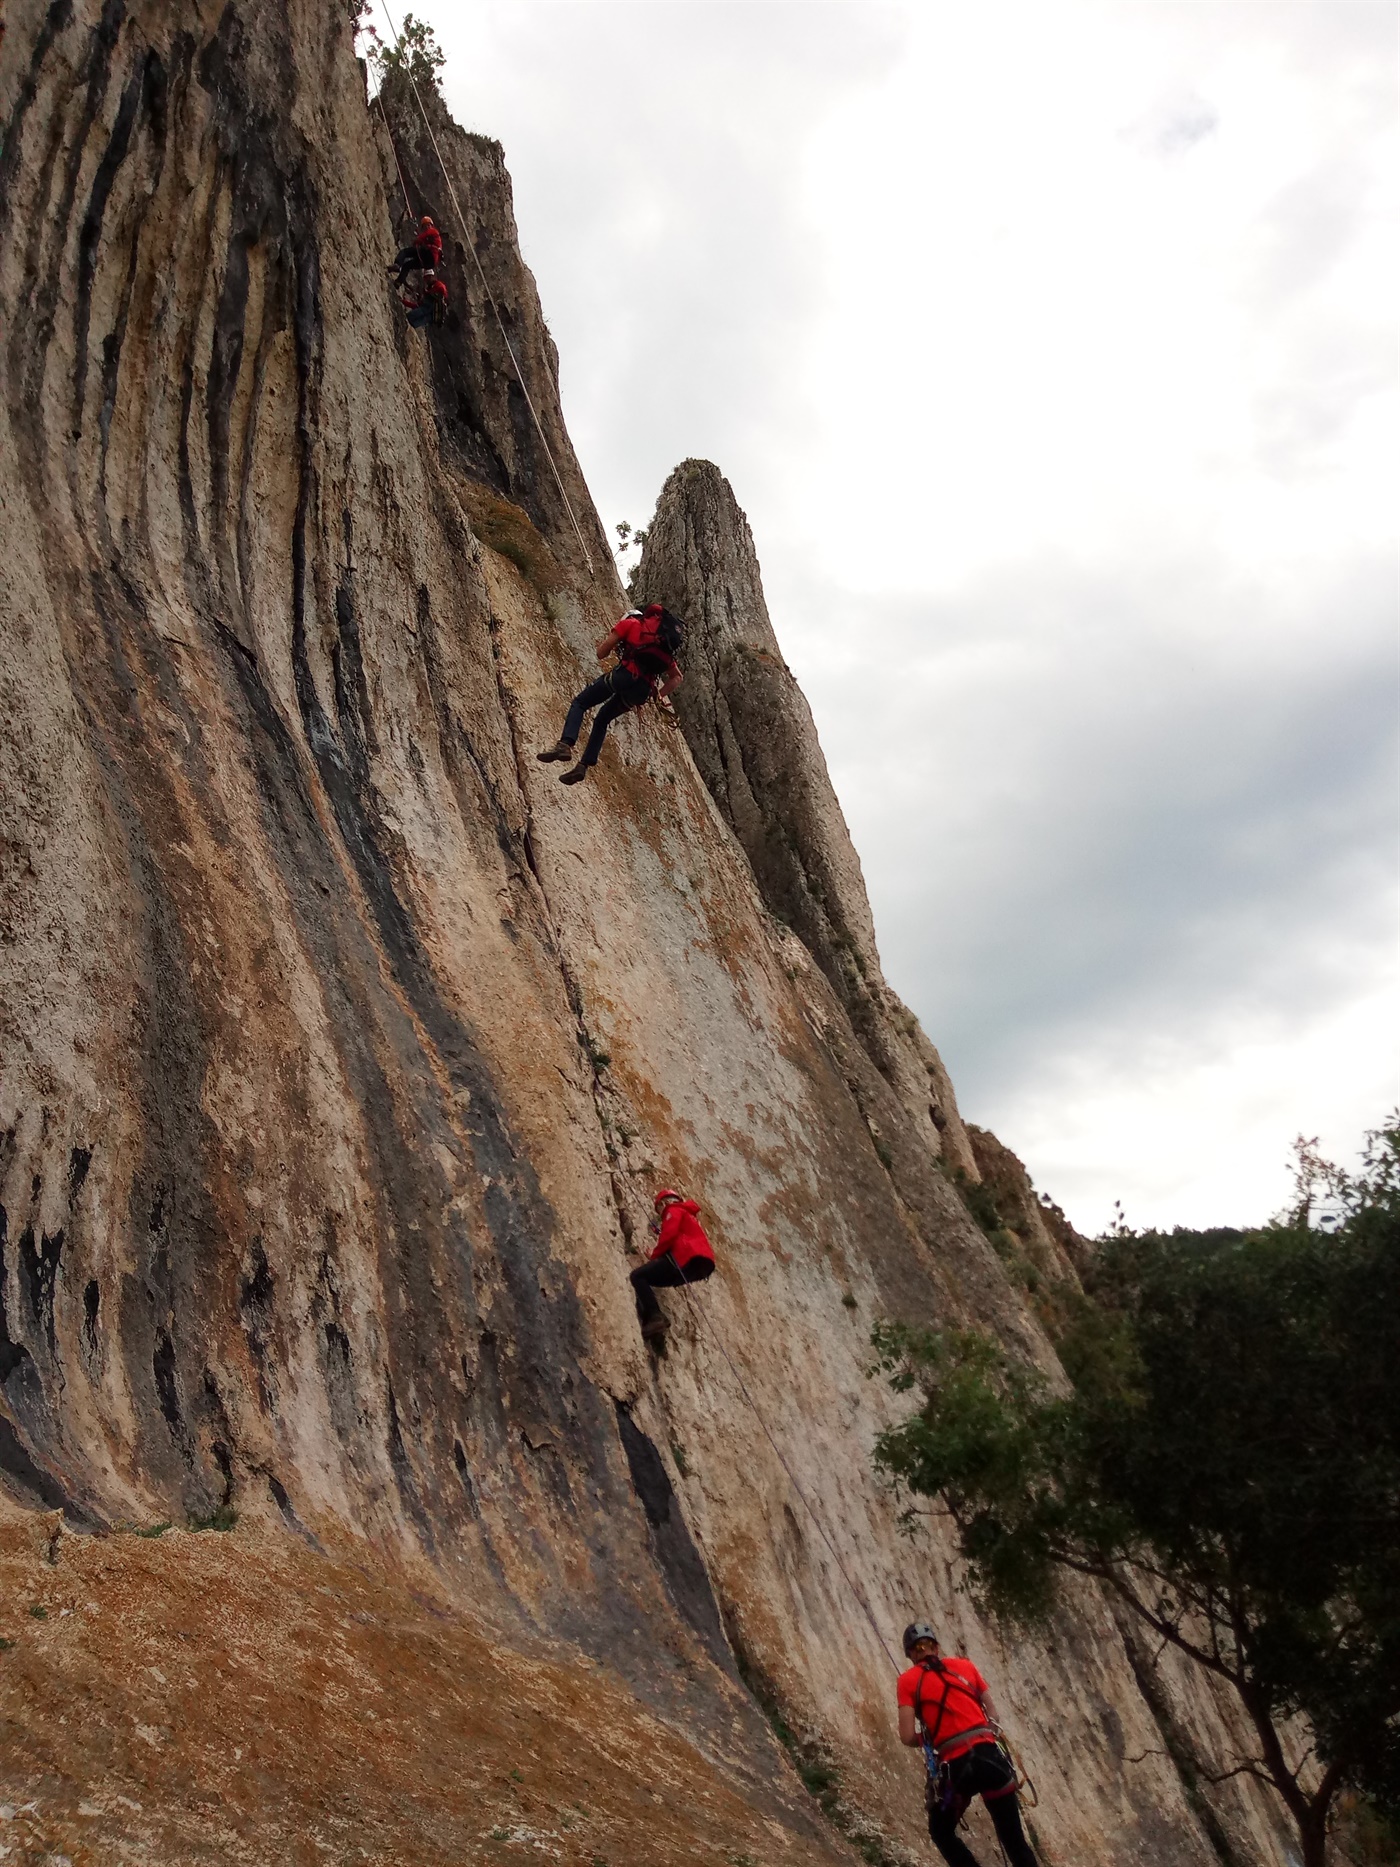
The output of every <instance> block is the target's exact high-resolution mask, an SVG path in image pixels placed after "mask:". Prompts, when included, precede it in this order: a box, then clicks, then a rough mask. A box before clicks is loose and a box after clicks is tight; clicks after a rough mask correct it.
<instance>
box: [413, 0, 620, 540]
mask: <svg viewBox="0 0 1400 1867" xmlns="http://www.w3.org/2000/svg"><path fill="white" fill-rule="evenodd" d="M380 4H381V6H383V7H384V18H385V20H386V21H387V22H388V26H389V30H390V32H391V33H392V34H393V35H394V44H395V46H396V47H397V49H398V53H399V57H400V58H401V59H402V61H403V71H404V75H405V77H406V78H407V79H408V82H409V84H410V85H411V86H412V88H413V95H414V99H415V100H416V102H417V105H418V114H419V116H420V117H422V119H423V128H424V129H425V130H426V131H427V132H428V141H429V142H430V143H431V144H432V146H433V154H434V155H435V156H436V157H437V160H438V167H439V168H440V169H441V170H442V179H443V180H444V181H445V182H446V183H447V192H448V194H449V195H450V196H451V199H452V206H453V209H454V211H455V212H456V215H457V222H458V225H459V226H460V227H461V229H462V238H463V240H464V241H465V242H466V246H467V251H468V252H469V253H470V254H471V256H472V264H473V265H474V266H475V267H476V276H477V277H478V278H479V279H480V280H481V289H482V291H483V292H485V294H486V302H487V304H488V305H490V307H491V310H492V312H493V313H494V314H495V318H496V327H497V329H498V330H499V331H500V333H501V342H502V343H503V344H504V345H505V347H506V354H507V356H508V357H509V358H510V360H511V365H512V367H513V368H514V370H515V380H516V381H517V382H518V383H519V384H520V393H521V394H522V395H523V396H524V398H525V406H526V407H527V408H528V409H529V411H530V415H531V418H532V420H533V421H534V424H535V432H536V434H538V435H539V437H540V446H541V447H543V449H544V451H545V458H546V459H547V460H548V462H549V465H550V470H551V472H552V473H553V475H554V484H555V485H556V486H557V487H558V488H559V497H560V498H561V499H562V500H563V501H564V510H565V511H566V512H567V513H568V515H569V523H570V524H571V525H572V526H573V528H574V536H575V538H577V539H578V542H579V549H580V550H581V551H582V552H583V561H584V563H585V564H586V565H587V566H588V575H589V576H590V577H592V576H593V575H594V571H593V558H592V555H591V553H590V552H589V549H588V546H587V545H586V544H585V543H584V538H583V532H582V530H581V529H580V527H579V522H578V519H577V518H576V517H575V515H574V508H573V505H572V503H571V502H570V499H569V495H568V493H567V492H566V491H565V490H564V482H563V479H562V478H561V477H560V473H559V468H558V465H557V464H556V462H555V459H554V454H553V452H552V450H551V448H550V445H549V442H548V441H547V440H546V438H545V432H544V424H543V423H542V422H541V421H540V418H539V414H538V411H537V410H536V408H535V404H534V402H533V400H532V399H531V396H530V391H529V389H528V388H526V386H525V375H524V372H523V371H522V369H521V367H520V361H519V359H518V357H517V356H516V354H515V351H514V349H513V347H512V345H511V341H510V337H509V336H508V335H507V332H506V326H505V320H504V319H503V318H502V316H501V312H500V307H499V306H498V305H497V303H496V300H495V298H494V296H493V295H492V292H491V287H490V286H489V285H488V284H487V282H486V274H485V273H484V272H483V271H482V267H481V261H480V259H479V258H478V257H477V251H476V243H475V241H474V240H473V239H472V237H471V234H470V233H469V232H468V230H467V217H466V215H465V214H464V213H463V212H462V204H461V202H460V201H459V200H458V199H457V190H456V189H455V188H454V187H453V186H452V177H451V176H450V175H449V174H448V172H447V164H446V163H445V162H444V161H443V159H442V151H441V149H439V148H438V139H437V137H436V136H435V135H434V134H433V126H432V124H431V123H430V122H429V120H428V113H427V111H426V110H425V109H424V107H423V99H422V96H421V94H420V93H419V90H418V81H417V79H416V78H415V77H414V75H413V61H412V54H411V53H410V54H405V52H404V49H403V40H402V39H401V38H400V37H399V29H398V27H397V26H396V25H395V24H394V19H393V15H392V14H391V13H390V11H389V8H388V6H387V5H385V0H380ZM379 108H380V110H381V111H382V110H383V108H384V106H383V103H382V102H381V104H380V106H379ZM387 121H388V119H387V118H386V119H385V122H386V124H387ZM391 140H392V137H391ZM397 160H398V156H397V152H396V153H395V161H397ZM405 198H407V190H405Z"/></svg>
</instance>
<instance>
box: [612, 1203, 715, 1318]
mask: <svg viewBox="0 0 1400 1867" xmlns="http://www.w3.org/2000/svg"><path fill="white" fill-rule="evenodd" d="M655 1203H656V1217H655V1218H654V1219H653V1220H652V1222H651V1229H652V1231H653V1232H654V1233H655V1235H656V1245H655V1247H654V1249H653V1251H652V1254H651V1256H650V1257H649V1258H648V1259H647V1261H646V1263H645V1264H643V1265H642V1267H641V1268H640V1270H635V1271H633V1273H632V1288H633V1290H634V1291H635V1292H636V1297H637V1321H638V1322H639V1323H640V1324H641V1325H642V1334H643V1335H644V1336H645V1337H646V1339H647V1341H648V1342H659V1341H661V1340H662V1338H663V1337H664V1336H665V1334H666V1331H667V1330H668V1329H669V1328H670V1326H671V1325H670V1324H669V1323H668V1322H667V1320H666V1318H665V1317H664V1316H663V1315H662V1314H661V1305H660V1304H659V1303H658V1302H657V1300H656V1292H657V1291H658V1290H674V1289H676V1288H677V1287H678V1286H679V1285H681V1284H698V1283H700V1282H702V1281H703V1279H705V1278H706V1277H708V1276H709V1275H710V1273H711V1272H712V1271H713V1270H714V1268H715V1253H714V1247H713V1246H712V1245H711V1243H710V1241H709V1239H708V1238H707V1237H706V1236H705V1228H704V1226H703V1225H702V1224H701V1223H700V1220H699V1217H698V1214H699V1211H700V1208H699V1206H697V1205H696V1203H695V1201H694V1200H693V1199H682V1198H681V1196H680V1194H679V1193H677V1192H675V1191H674V1190H673V1189H672V1188H671V1187H669V1186H663V1187H662V1189H661V1191H660V1192H659V1193H658V1194H657V1195H656V1202H655Z"/></svg>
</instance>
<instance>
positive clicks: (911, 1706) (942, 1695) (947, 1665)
mask: <svg viewBox="0 0 1400 1867" xmlns="http://www.w3.org/2000/svg"><path fill="white" fill-rule="evenodd" d="M904 1652H905V1656H906V1657H907V1658H908V1659H910V1660H911V1661H912V1662H913V1664H912V1665H911V1666H910V1667H909V1669H908V1671H907V1672H902V1673H901V1674H900V1675H899V1685H898V1687H897V1690H896V1697H897V1699H898V1703H899V1741H900V1743H901V1744H907V1745H908V1746H909V1748H910V1749H911V1750H915V1749H919V1748H922V1749H923V1752H924V1759H925V1762H926V1763H927V1764H928V1769H929V1779H928V1831H929V1835H930V1837H931V1839H932V1841H933V1845H934V1846H935V1847H936V1848H937V1849H938V1851H939V1853H940V1854H941V1855H942V1856H943V1858H944V1860H945V1861H951V1862H952V1867H978V1863H977V1856H976V1855H975V1854H974V1853H973V1852H972V1849H971V1848H970V1847H968V1845H967V1844H966V1842H964V1841H960V1840H959V1839H958V1833H957V1830H958V1823H959V1822H960V1821H961V1820H962V1818H963V1816H964V1815H965V1814H966V1812H967V1809H968V1807H969V1805H970V1803H971V1801H972V1798H973V1797H974V1796H980V1797H981V1798H982V1800H983V1802H984V1803H985V1804H986V1808H987V1813H988V1815H990V1816H991V1818H992V1826H993V1828H995V1829H996V1832H997V1840H998V1841H999V1842H1000V1843H1001V1846H1002V1851H1003V1852H1004V1853H1005V1855H1006V1858H1007V1860H1008V1861H1009V1862H1010V1867H1036V1859H1035V1855H1034V1854H1033V1853H1032V1852H1031V1846H1030V1843H1029V1842H1028V1841H1027V1840H1026V1837H1025V1832H1024V1830H1023V1829H1022V1827H1021V1809H1020V1804H1019V1803H1018V1801H1017V1799H1016V1770H1015V1767H1014V1765H1013V1764H1012V1763H1011V1760H1010V1759H1009V1758H1008V1757H1007V1755H1006V1752H1005V1751H1004V1750H1003V1749H1002V1748H1001V1745H1000V1744H999V1743H998V1742H997V1737H998V1733H999V1728H1000V1727H999V1726H998V1724H997V1714H996V1707H995V1706H994V1705H993V1704H992V1694H991V1688H990V1687H989V1686H988V1684H987V1682H986V1680H985V1679H984V1678H983V1677H982V1675H981V1673H979V1672H978V1670H977V1668H976V1667H975V1666H974V1665H973V1664H972V1661H971V1660H965V1659H959V1658H958V1657H956V1656H955V1655H954V1656H950V1657H949V1658H948V1659H944V1658H943V1656H942V1654H941V1653H940V1652H939V1648H938V1635H937V1634H936V1633H935V1632H934V1630H933V1629H932V1627H930V1626H929V1624H928V1622H927V1621H914V1622H913V1623H912V1624H911V1625H910V1626H908V1627H906V1628H905V1630H904ZM935 1764H936V1768H935Z"/></svg>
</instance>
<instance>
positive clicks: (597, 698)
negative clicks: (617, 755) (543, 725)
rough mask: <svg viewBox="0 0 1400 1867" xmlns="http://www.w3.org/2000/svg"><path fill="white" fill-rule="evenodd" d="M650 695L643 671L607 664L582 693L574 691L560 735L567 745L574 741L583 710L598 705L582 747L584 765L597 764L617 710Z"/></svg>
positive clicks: (635, 704)
mask: <svg viewBox="0 0 1400 1867" xmlns="http://www.w3.org/2000/svg"><path fill="white" fill-rule="evenodd" d="M650 696H651V681H650V680H649V678H648V677H647V676H646V675H645V674H629V673H628V671H627V669H626V668H610V669H609V670H608V672H607V673H606V674H602V675H600V676H599V677H598V679H597V680H596V681H590V682H589V683H588V685H587V687H585V688H584V690H583V692H582V693H581V694H575V695H574V697H573V699H572V701H571V702H570V703H569V717H568V718H567V719H566V720H565V721H564V730H563V732H562V733H561V734H560V735H559V736H560V738H561V739H562V740H563V741H564V743H565V744H566V745H573V744H574V742H575V741H576V740H577V738H578V736H579V733H580V732H581V731H582V730H583V716H584V714H585V713H587V712H589V711H590V710H591V709H592V708H594V707H597V708H598V717H597V719H595V720H594V722H593V730H592V732H590V733H589V735H588V744H587V745H586V746H585V747H584V748H583V760H582V762H583V763H584V764H585V765H596V764H597V763H598V754H599V753H600V752H601V751H602V749H603V738H604V735H605V734H606V733H607V730H608V728H609V726H611V725H612V723H613V721H614V720H615V719H617V718H618V716H619V715H620V714H623V713H630V712H631V711H632V709H633V707H639V706H641V705H642V703H643V701H645V700H647V699H649V698H650ZM600 702H601V705H600V704H599V703H600Z"/></svg>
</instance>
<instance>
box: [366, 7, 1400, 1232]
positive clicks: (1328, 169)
mask: <svg viewBox="0 0 1400 1867" xmlns="http://www.w3.org/2000/svg"><path fill="white" fill-rule="evenodd" d="M393 11H394V14H395V17H396V18H397V17H399V7H398V6H397V5H394V6H393ZM414 11H416V12H417V13H418V15H419V16H420V17H425V18H427V19H428V20H430V21H431V22H432V24H433V25H434V27H435V29H436V31H437V34H438V37H439V39H440V42H441V44H442V46H443V48H444V50H445V51H446V52H447V54H448V65H447V68H446V71H445V74H444V91H445V93H446V96H447V99H448V102H449V104H450V105H451V106H452V108H453V110H454V113H455V114H456V115H457V117H458V118H459V120H460V121H461V122H463V123H464V124H465V125H467V126H468V127H469V128H472V129H476V130H482V131H485V132H487V133H489V134H491V135H493V136H497V137H499V138H500V139H501V141H502V142H503V143H504V145H505V150H506V157H507V161H508V163H509V166H510V169H511V172H512V175H513V177H514V181H515V194H516V213H517V218H518V220H519V223H520V234H521V243H522V245H523V248H524V252H525V257H526V259H527V260H528V262H529V263H530V265H531V266H532V267H533V269H534V271H535V274H536V277H537V278H538V280H539V285H540V291H541V295H542V297H543V300H544V306H545V312H546V316H547V317H548V319H549V323H550V326H551V329H552V330H553V332H554V335H555V337H556V338H557V340H558V343H559V348H560V353H561V369H562V378H563V391H564V407H565V413H566V415H567V417H568V421H569V425H570V429H571V432H572V434H573V438H574V442H575V444H576V446H577V448H578V452H579V455H580V458H581V460H582V462H583V466H584V470H585V472H586V474H587V475H588V478H589V482H590V484H591V486H592V489H593V493H594V497H595V499H596V500H597V503H598V505H599V508H600V510H601V511H602V513H603V516H604V519H605V520H606V521H607V522H608V523H609V524H611V523H612V522H613V521H615V520H617V519H620V518H626V519H629V520H631V521H632V522H633V523H634V524H638V523H641V522H643V521H644V520H645V519H646V518H647V516H648V515H649V514H650V512H651V509H652V505H653V504H654V501H655V498H656V494H657V491H658V490H659V488H660V485H661V482H662V480H663V479H664V478H665V476H666V474H667V472H668V471H669V470H670V468H671V467H672V466H674V465H675V463H676V462H677V461H679V460H681V459H684V458H685V457H686V456H688V455H699V456H704V457H706V458H708V459H711V460H713V461H715V462H716V463H717V464H718V465H719V466H720V468H721V469H722V470H723V472H724V473H725V474H726V475H727V476H728V477H729V479H730V481H731V482H732V484H733V486H734V490H735V492H736V494H737V496H738V498H739V501H740V504H741V505H742V506H743V507H744V508H745V510H746V511H747V513H748V515H749V518H750V520H751V522H752V525H753V529H754V536H755V539H756V541H757V545H758V551H759V556H760V558H761V560H762V564H763V571H764V579H765V584H766V587H767V592H768V599H769V605H770V607H771V610H772V613H773V620H774V623H775V626H776V628H777V630H778V634H779V637H780V639H781V641H782V643H783V646H784V649H785V651H786V654H787V657H788V659H789V661H790V662H791V664H792V666H793V668H794V670H795V672H796V673H797V675H798V678H799V679H800V680H801V682H802V685H803V687H804V688H805V690H806V693H807V695H808V698H809V699H810V701H811V703H812V707H813V711H814V712H815V714H816V718H817V723H818V726H819V728H820V731H821V736H822V742H823V745H824V747H825V749H826V754H827V758H828V761H829V763H830V766H831V772H832V777H833V779H834V780H835V783H836V788H837V791H838V792H839V794H840V797H841V801H842V804H843V805H844V807H845V811H846V815H847V819H848V821H849V823H850V826H851V831H852V834H853V835H854V838H855V842H856V847H857V848H858V850H859V851H860V855H861V859H862V861H863V863H864V866H865V874H866V880H867V882H868V884H869V887H870V894H871V898H872V902H873V906H874V910H875V919H876V926H877V928H878V931H879V936H880V943H881V950H882V955H883V958H884V962H885V969H886V972H887V974H888V976H889V978H890V981H891V983H892V984H893V985H894V986H895V987H896V989H897V990H898V991H899V992H900V993H901V994H902V995H903V996H904V997H905V998H906V999H907V1000H908V1001H909V1003H910V1004H911V1005H912V1006H913V1007H914V1008H915V1010H916V1011H917V1012H918V1013H919V1015H920V1017H921V1019H922V1020H923V1023H924V1025H925V1027H926V1028H927V1030H928V1031H929V1033H930V1035H931V1036H932V1037H933V1039H934V1041H935V1042H936V1043H937V1044H938V1045H939V1046H940V1048H941V1049H942V1051H943V1055H944V1057H945V1060H946V1061H947V1063H948V1065H949V1068H950V1069H951V1071H952V1075H953V1079H954V1082H955V1084H956V1086H957V1090H958V1095H959V1100H960V1103H961V1106H962V1108H963V1111H964V1113H965V1115H966V1116H967V1117H968V1118H969V1119H970V1120H973V1121H976V1122H979V1123H982V1124H984V1125H986V1126H988V1127H991V1128H993V1129H995V1130H996V1132H997V1133H998V1134H999V1135H1000V1136H1001V1138H1002V1139H1003V1140H1004V1141H1005V1142H1006V1143H1007V1144H1008V1145H1009V1146H1011V1147H1012V1148H1014V1149H1015V1150H1016V1152H1017V1153H1019V1154H1020V1155H1021V1156H1022V1157H1023V1158H1024V1159H1025V1160H1026V1162H1027V1164H1028V1165H1029V1166H1030V1168H1031V1171H1032V1173H1033V1175H1034V1177H1035V1179H1036V1182H1037V1184H1038V1185H1039V1186H1041V1187H1042V1188H1043V1189H1045V1190H1046V1191H1048V1192H1049V1193H1050V1194H1052V1195H1053V1196H1054V1197H1055V1198H1057V1199H1058V1200H1060V1202H1061V1203H1062V1204H1063V1205H1065V1206H1066V1208H1067V1209H1068V1211H1069V1213H1070V1215H1071V1217H1072V1218H1073V1219H1074V1220H1075V1221H1076V1222H1077V1223H1078V1224H1079V1225H1080V1226H1081V1227H1083V1228H1085V1229H1086V1230H1091V1231H1092V1230H1097V1229H1099V1228H1100V1227H1102V1226H1103V1225H1104V1224H1105V1223H1106V1222H1107V1220H1108V1218H1109V1215H1110V1211H1111V1206H1112V1202H1113V1201H1114V1200H1115V1199H1121V1200H1122V1202H1123V1205H1124V1207H1125V1209H1126V1212H1127V1216H1128V1219H1129V1221H1130V1222H1131V1223H1136V1224H1139V1225H1144V1224H1148V1223H1152V1224H1173V1223H1179V1224H1202V1223H1228V1222H1249V1221H1252V1220H1257V1219H1260V1218H1262V1217H1265V1216H1267V1215H1268V1214H1269V1213H1271V1212H1272V1211H1274V1210H1276V1209H1277V1208H1278V1207H1279V1206H1281V1205H1282V1203H1283V1202H1284V1199H1285V1197H1286V1195H1287V1191H1288V1178H1287V1156H1288V1150H1289V1145H1290V1142H1291V1140H1292V1138H1293V1136H1294V1135H1295V1134H1297V1133H1298V1132H1300V1131H1302V1132H1304V1133H1306V1134H1308V1135H1313V1134H1318V1135H1320V1136H1321V1138H1322V1142H1323V1145H1324V1148H1326V1149H1329V1150H1330V1151H1332V1152H1333V1153H1334V1154H1336V1155H1338V1156H1341V1157H1345V1158H1348V1159H1350V1158H1351V1157H1352V1156H1353V1155H1354V1153H1355V1149H1356V1146H1357V1144H1358V1142H1359V1139H1360V1135H1361V1132H1362V1130H1363V1129H1364V1128H1365V1127H1367V1126H1372V1125H1374V1124H1375V1123H1376V1122H1377V1121H1378V1120H1379V1119H1381V1118H1382V1116H1383V1115H1384V1114H1385V1112H1386V1111H1387V1109H1388V1108H1389V1107H1391V1106H1393V1105H1394V1104H1395V1102H1396V1101H1397V1100H1400V1061H1398V1059H1400V1042H1398V1041H1397V1032H1400V982H1398V981H1397V931H1398V929H1400V764H1398V761H1397V734H1396V722H1397V612H1398V610H1400V574H1398V571H1400V549H1398V548H1397V515H1400V466H1398V459H1400V449H1398V448H1397V440H1398V439H1400V418H1398V414H1397V408H1398V404H1400V398H1398V397H1397V383H1396V377H1397V367H1396V366H1397V352H1398V351H1400V342H1398V341H1397V339H1398V338H1400V149H1398V148H1397V145H1398V144H1400V113H1398V112H1397V51H1398V46H1397V39H1398V28H1400V9H1398V8H1397V6H1396V5H1394V4H1383V5H1372V4H1368V3H1367V0H1324V3H1323V4H1274V3H1272V0H1243V3H1239V4H1230V5H1220V4H1214V3H1213V0H1191V3H1189V4H1184V5H1155V4H1129V3H1128V0H1118V3H1117V4H1081V3H1079V0H1027V4H1024V5H1018V6H999V5H997V4H994V3H993V4H987V3H986V0H977V3H976V4H974V3H973V0H956V3H954V4H948V5H927V6H919V7H898V6H894V7H889V6H874V5H871V6H865V5H855V4H853V5H832V6H827V5H812V4H803V3H801V0H797V3H792V4H774V5H768V4H751V3H748V0H731V3H729V4H717V5H715V4H710V5H691V4H685V3H684V0H650V3H643V4H630V5H604V4H596V3H595V0H556V3H555V4H548V5H537V4H530V3H529V0H508V3H507V4H499V5H498V4H480V3H476V4H462V3H461V0H419V4H418V5H417V6H416V7H415V9H414Z"/></svg>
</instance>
